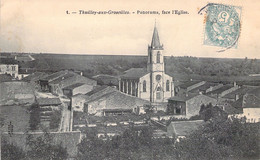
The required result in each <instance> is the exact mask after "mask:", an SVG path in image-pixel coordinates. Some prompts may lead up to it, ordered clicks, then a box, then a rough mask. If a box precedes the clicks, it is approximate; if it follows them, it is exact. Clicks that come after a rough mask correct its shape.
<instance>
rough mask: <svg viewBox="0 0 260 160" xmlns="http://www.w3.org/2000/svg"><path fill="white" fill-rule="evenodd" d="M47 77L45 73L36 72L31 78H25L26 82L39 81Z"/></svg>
mask: <svg viewBox="0 0 260 160" xmlns="http://www.w3.org/2000/svg"><path fill="white" fill-rule="evenodd" d="M45 76H47V73H44V72H34V73H32V74H30V75H29V76H26V77H24V78H23V80H24V81H37V80H39V79H41V78H43V77H45Z"/></svg>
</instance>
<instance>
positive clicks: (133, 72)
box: [120, 68, 148, 79]
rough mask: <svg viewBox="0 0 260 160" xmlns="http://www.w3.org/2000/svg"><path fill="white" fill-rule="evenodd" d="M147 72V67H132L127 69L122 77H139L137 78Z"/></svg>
mask: <svg viewBox="0 0 260 160" xmlns="http://www.w3.org/2000/svg"><path fill="white" fill-rule="evenodd" d="M146 74H148V72H147V69H146V68H131V69H129V70H127V71H125V73H124V74H123V75H121V76H120V77H121V78H127V79H137V78H140V77H143V76H144V75H146Z"/></svg>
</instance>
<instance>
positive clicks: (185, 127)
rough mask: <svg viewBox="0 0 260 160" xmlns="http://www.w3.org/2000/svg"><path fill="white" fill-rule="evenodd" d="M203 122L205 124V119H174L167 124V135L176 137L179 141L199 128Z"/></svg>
mask: <svg viewBox="0 0 260 160" xmlns="http://www.w3.org/2000/svg"><path fill="white" fill-rule="evenodd" d="M203 124H205V122H204V121H203V120H195V121H172V122H171V123H170V124H169V125H168V126H167V136H168V137H170V138H175V139H176V141H177V142H179V141H180V139H182V138H185V137H186V136H188V135H189V134H191V133H192V132H194V131H196V130H198V129H199V127H201V126H202V125H203Z"/></svg>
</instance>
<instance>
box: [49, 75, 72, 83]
mask: <svg viewBox="0 0 260 160" xmlns="http://www.w3.org/2000/svg"><path fill="white" fill-rule="evenodd" d="M74 75H75V73H74V74H73V73H66V74H64V75H62V76H60V77H58V78H56V79H54V80H52V81H50V84H58V83H60V82H61V81H63V80H65V79H68V78H70V77H73V76H74Z"/></svg>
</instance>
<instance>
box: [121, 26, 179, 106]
mask: <svg viewBox="0 0 260 160" xmlns="http://www.w3.org/2000/svg"><path fill="white" fill-rule="evenodd" d="M163 51H164V48H163V45H161V43H160V39H159V34H158V30H157V28H156V26H155V27H154V31H153V37H152V42H151V45H148V60H147V68H131V69H129V70H127V71H125V73H124V74H123V75H121V76H120V78H119V90H120V91H121V92H124V93H127V94H130V95H132V96H136V97H139V98H142V99H145V100H149V101H150V102H151V103H160V102H167V99H168V98H170V97H172V96H174V84H173V78H172V77H171V76H169V75H167V74H165V69H164V56H163Z"/></svg>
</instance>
